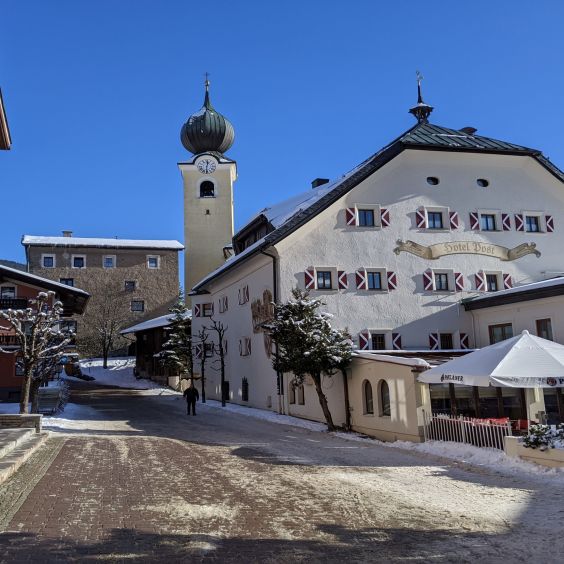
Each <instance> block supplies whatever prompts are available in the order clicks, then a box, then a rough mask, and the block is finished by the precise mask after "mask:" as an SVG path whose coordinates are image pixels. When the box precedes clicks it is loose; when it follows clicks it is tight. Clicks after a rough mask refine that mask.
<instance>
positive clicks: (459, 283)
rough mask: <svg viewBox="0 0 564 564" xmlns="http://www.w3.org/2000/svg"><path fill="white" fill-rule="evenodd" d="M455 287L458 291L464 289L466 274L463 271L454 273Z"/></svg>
mask: <svg viewBox="0 0 564 564" xmlns="http://www.w3.org/2000/svg"><path fill="white" fill-rule="evenodd" d="M454 287H455V288H456V291H457V292H462V291H463V290H464V275H463V274H462V272H455V273H454Z"/></svg>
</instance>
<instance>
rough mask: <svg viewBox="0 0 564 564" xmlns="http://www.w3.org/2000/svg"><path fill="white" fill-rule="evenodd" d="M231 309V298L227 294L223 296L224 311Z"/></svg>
mask: <svg viewBox="0 0 564 564" xmlns="http://www.w3.org/2000/svg"><path fill="white" fill-rule="evenodd" d="M228 309H229V300H228V298H227V296H224V298H223V311H227V310H228Z"/></svg>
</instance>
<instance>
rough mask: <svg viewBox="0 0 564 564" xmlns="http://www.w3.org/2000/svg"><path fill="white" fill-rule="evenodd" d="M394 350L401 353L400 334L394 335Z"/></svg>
mask: <svg viewBox="0 0 564 564" xmlns="http://www.w3.org/2000/svg"><path fill="white" fill-rule="evenodd" d="M392 348H393V349H394V350H395V351H401V335H400V334H399V333H392Z"/></svg>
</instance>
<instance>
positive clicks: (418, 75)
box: [415, 71, 424, 86]
mask: <svg viewBox="0 0 564 564" xmlns="http://www.w3.org/2000/svg"><path fill="white" fill-rule="evenodd" d="M415 76H416V77H417V86H421V81H422V80H423V78H424V77H423V75H422V74H421V72H420V71H415Z"/></svg>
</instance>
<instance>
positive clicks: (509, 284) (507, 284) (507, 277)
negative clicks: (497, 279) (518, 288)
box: [503, 274, 513, 290]
mask: <svg viewBox="0 0 564 564" xmlns="http://www.w3.org/2000/svg"><path fill="white" fill-rule="evenodd" d="M509 288H513V279H512V278H511V274H504V275H503V289H504V290H509Z"/></svg>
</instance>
